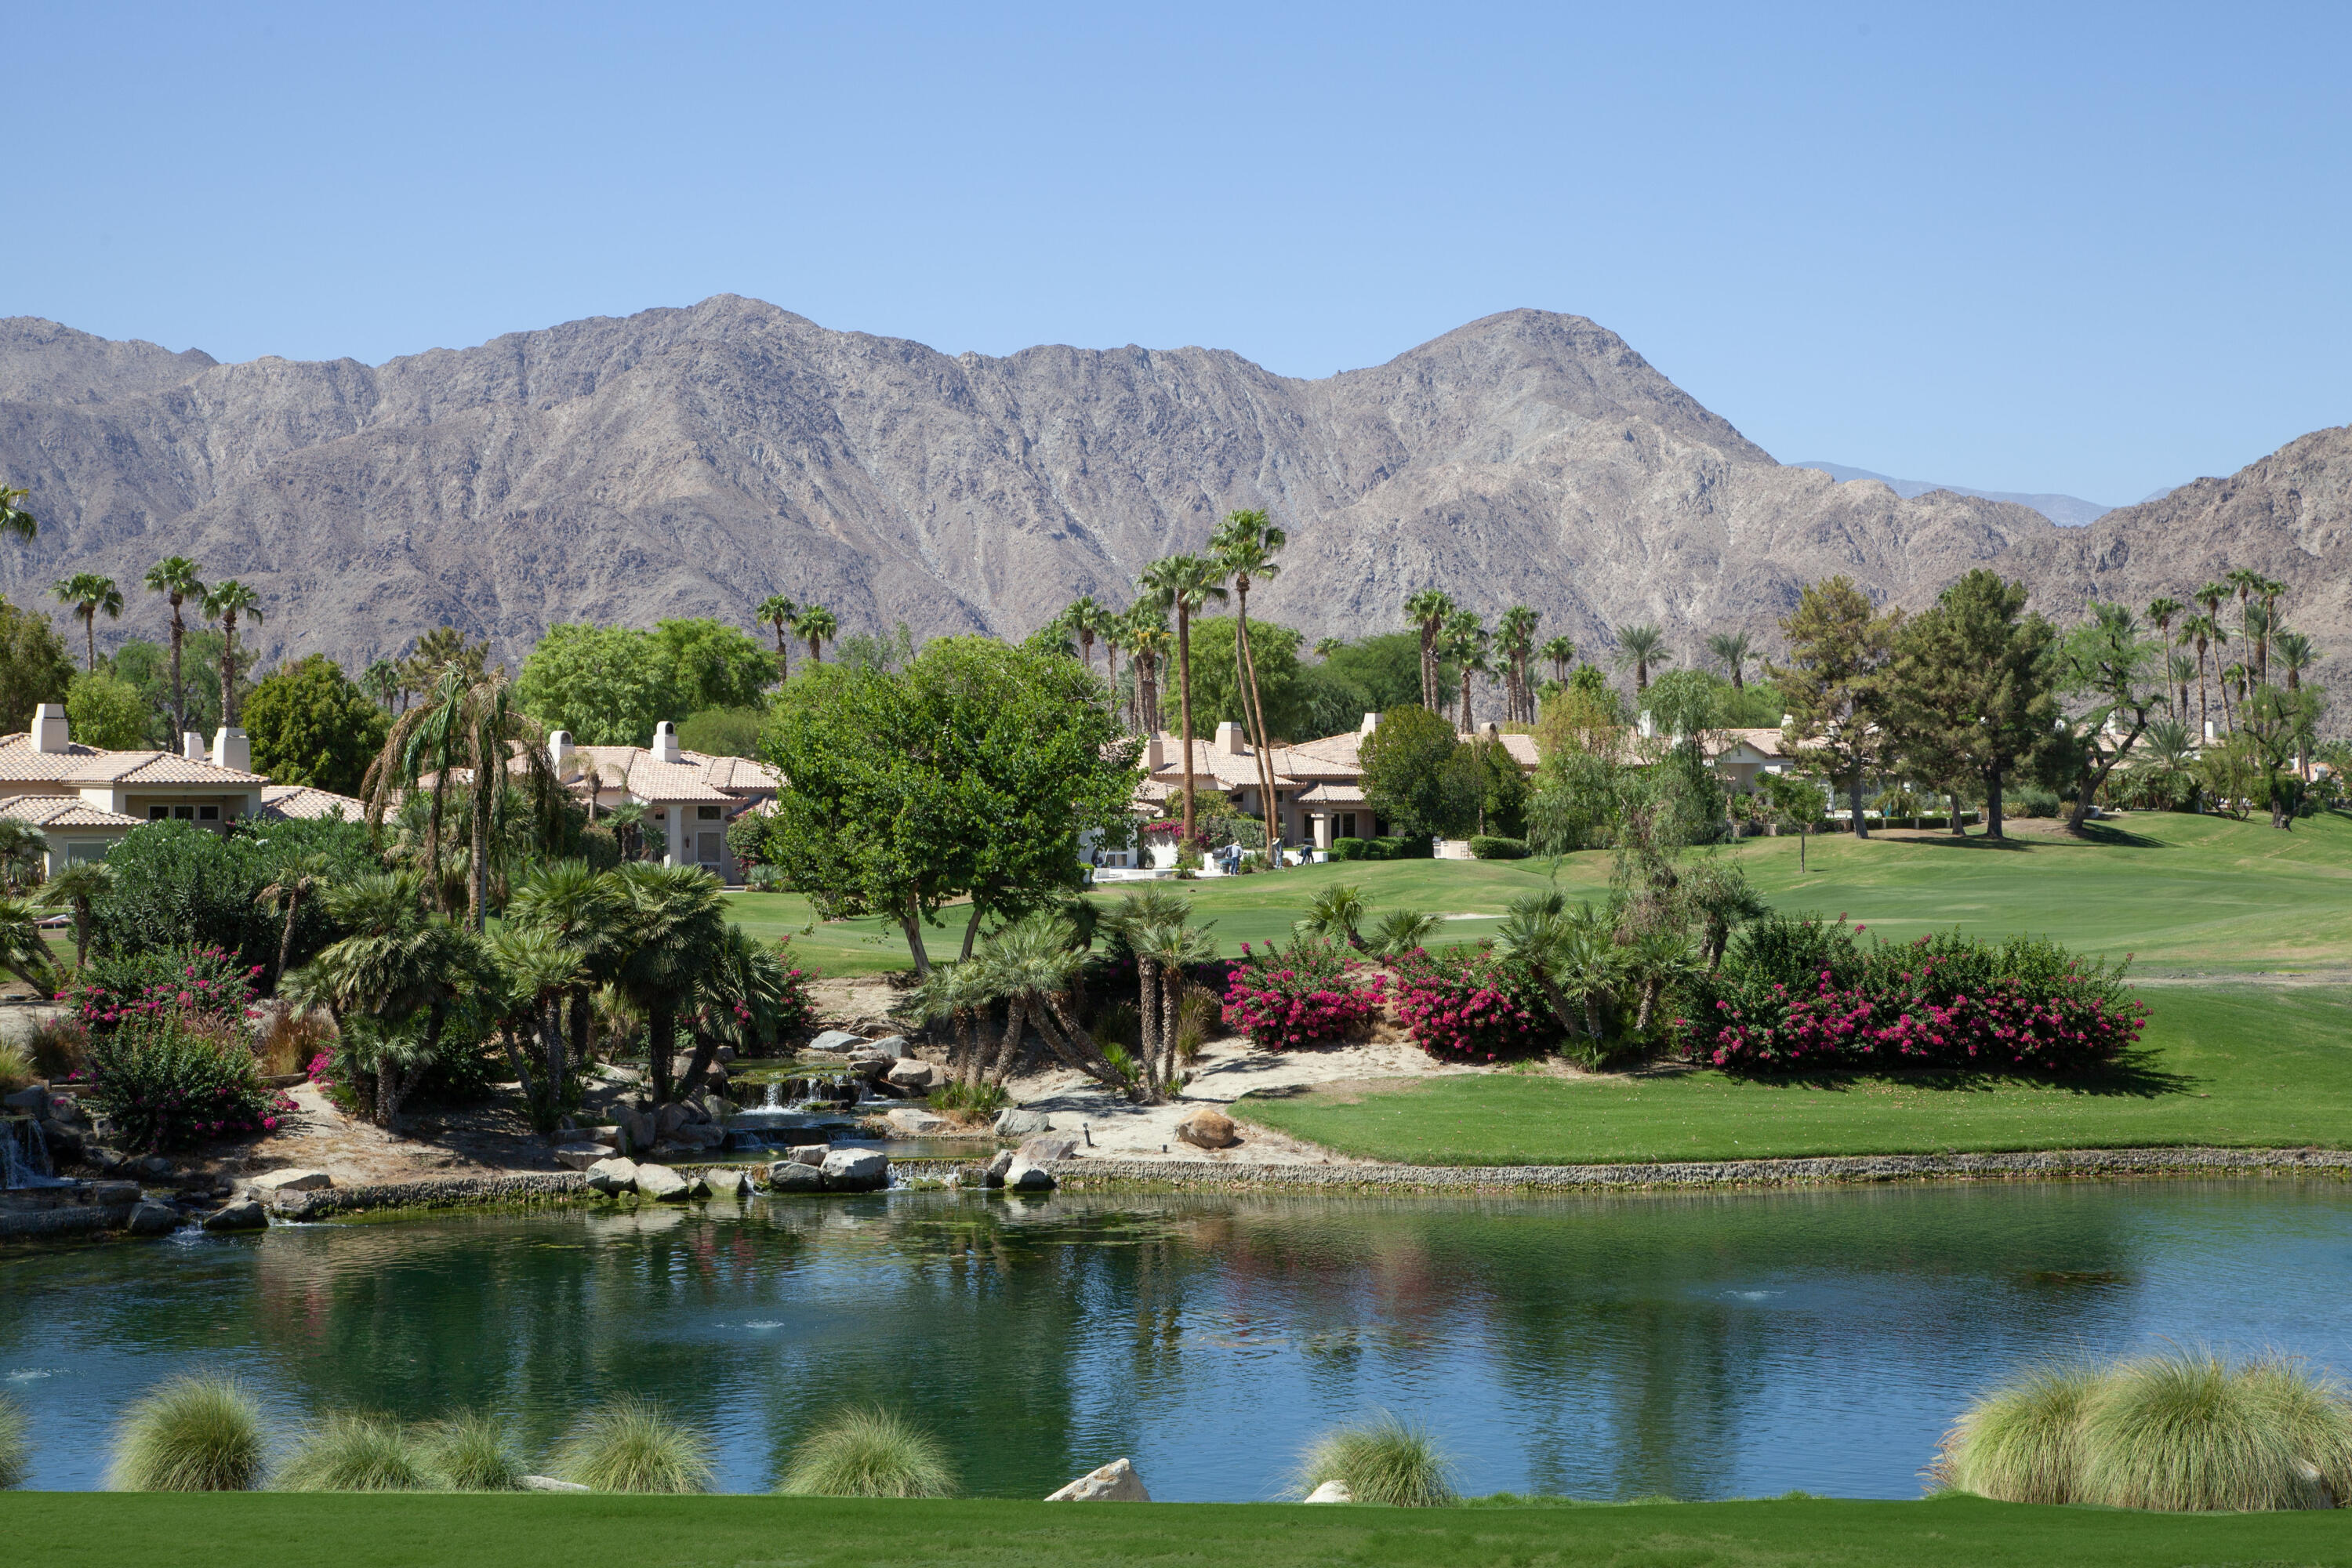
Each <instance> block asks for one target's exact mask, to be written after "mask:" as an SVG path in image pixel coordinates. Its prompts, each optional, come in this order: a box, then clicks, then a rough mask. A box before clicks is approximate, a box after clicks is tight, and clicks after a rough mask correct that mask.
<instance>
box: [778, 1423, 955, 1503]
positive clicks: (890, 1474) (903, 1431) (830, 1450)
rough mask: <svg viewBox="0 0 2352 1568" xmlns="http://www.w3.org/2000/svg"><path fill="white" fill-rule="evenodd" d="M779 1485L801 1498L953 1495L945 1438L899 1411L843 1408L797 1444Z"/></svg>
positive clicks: (781, 1490)
mask: <svg viewBox="0 0 2352 1568" xmlns="http://www.w3.org/2000/svg"><path fill="white" fill-rule="evenodd" d="M776 1490H778V1491H780V1492H788V1493H792V1494H794V1495H797V1496H801V1497H889V1498H920V1497H931V1498H938V1497H953V1496H954V1495H955V1492H956V1477H955V1470H954V1468H953V1467H951V1466H950V1464H949V1463H948V1457H947V1450H946V1449H945V1448H944V1447H941V1446H940V1440H939V1439H938V1438H936V1437H934V1436H931V1435H930V1434H929V1433H928V1432H926V1431H924V1430H923V1429H922V1428H920V1427H919V1426H915V1425H914V1424H913V1423H912V1422H910V1421H908V1419H907V1418H906V1417H905V1416H903V1415H899V1414H898V1412H897V1411H894V1410H886V1409H883V1408H882V1407H880V1406H878V1405H877V1406H872V1407H866V1408H855V1409H848V1410H842V1411H838V1412H836V1413H835V1414H834V1415H831V1416H829V1417H827V1418H826V1419H825V1420H824V1422H822V1423H820V1424H819V1425H818V1426H816V1427H815V1428H814V1429H813V1430H812V1431H811V1432H810V1433H809V1435H808V1436H805V1437H803V1438H802V1439H801V1440H800V1441H799V1442H798V1443H795V1444H794V1445H793V1453H792V1458H791V1460H790V1461H789V1462H788V1463H787V1464H786V1465H785V1467H784V1473H783V1475H782V1478H781V1479H779V1480H778V1481H777V1482H776Z"/></svg>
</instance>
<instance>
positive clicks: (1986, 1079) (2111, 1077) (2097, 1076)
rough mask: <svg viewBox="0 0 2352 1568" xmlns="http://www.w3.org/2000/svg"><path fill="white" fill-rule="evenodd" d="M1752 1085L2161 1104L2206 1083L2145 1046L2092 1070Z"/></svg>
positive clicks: (1799, 1077) (1843, 1074)
mask: <svg viewBox="0 0 2352 1568" xmlns="http://www.w3.org/2000/svg"><path fill="white" fill-rule="evenodd" d="M2202 1081H2204V1080H2202V1079H2197V1078H2192V1077H2190V1076H2189V1074H2187V1073H2183V1072H2175V1071H2172V1070H2171V1069H2170V1068H2164V1067H2160V1066H2158V1056H2157V1053H2156V1052H2155V1051H2153V1050H2150V1049H2145V1048H2143V1049H2137V1050H2132V1051H2126V1052H2125V1053H2124V1054H2123V1055H2122V1056H2120V1057H2118V1058H2116V1060H2114V1061H2113V1062H2111V1063H2109V1064H2108V1065H2107V1066H2105V1067H2104V1068H2099V1069H2097V1070H2096V1071H2094V1072H2081V1073H2022V1072H2007V1073H2003V1072H1987V1071H1983V1070H1981V1069H1972V1068H1915V1069H1913V1070H1910V1071H1906V1072H1887V1071H1870V1070H1867V1069H1864V1068H1848V1069H1824V1070H1822V1071H1819V1072H1791V1073H1771V1074H1764V1073H1758V1074H1753V1075H1748V1082H1751V1083H1757V1084H1762V1085H1766V1086H1769V1087H1771V1088H1776V1089H1820V1090H1822V1091H1823V1092H1825V1093H1831V1094H1843V1093H1846V1092H1848V1091H1850V1090H1852V1089H1862V1088H1869V1087H1872V1086H1874V1085H1886V1086H1900V1087H1903V1088H1908V1089H1933V1090H1936V1091H1937V1092H1939V1093H1948V1094H1990V1093H1991V1092H1992V1091H1994V1090H1996V1089H2007V1088H2010V1087H2011V1086H2013V1085H2025V1086H2029V1087H2032V1088H2034V1089H2068V1090H2071V1091H2072V1092H2074V1093H2075V1094H2085V1095H2092V1096H2095V1097H2098V1098H2101V1099H2127V1100H2159V1099H2161V1098H2163V1097H2164V1096H2166V1095H2168V1094H2190V1093H2193V1092H2195V1090H2196V1088H2197V1086H2198V1084H2200V1083H2201V1082H2202Z"/></svg>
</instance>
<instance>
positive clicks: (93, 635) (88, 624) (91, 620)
mask: <svg viewBox="0 0 2352 1568" xmlns="http://www.w3.org/2000/svg"><path fill="white" fill-rule="evenodd" d="M81 630H82V640H83V641H85V642H87V643H88V644H89V672H90V673H91V674H92V675H96V674H97V673H98V607H97V606H96V605H92V606H90V608H89V611H88V612H87V613H86V614H84V615H83V616H82V618H81Z"/></svg>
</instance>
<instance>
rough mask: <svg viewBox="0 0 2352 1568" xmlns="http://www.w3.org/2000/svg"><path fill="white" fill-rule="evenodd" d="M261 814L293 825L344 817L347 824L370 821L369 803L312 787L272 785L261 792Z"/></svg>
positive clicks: (307, 785) (303, 785)
mask: <svg viewBox="0 0 2352 1568" xmlns="http://www.w3.org/2000/svg"><path fill="white" fill-rule="evenodd" d="M257 815H259V816H274V817H278V818H279V819H280V820H282V821H289V822H318V821H321V820H323V819H325V818H327V817H331V816H341V818H342V819H343V820H344V821H346V822H363V821H365V820H366V819H367V803H366V802H364V801H358V800H353V799H352V797H351V796H350V795H337V794H335V792H334V791H332V790H324V789H314V788H312V787H311V786H310V785H309V784H271V785H269V786H268V788H266V789H264V790H263V791H262V792H261V810H260V812H259V813H258V814H257Z"/></svg>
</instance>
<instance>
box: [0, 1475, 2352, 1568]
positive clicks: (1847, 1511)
mask: <svg viewBox="0 0 2352 1568" xmlns="http://www.w3.org/2000/svg"><path fill="white" fill-rule="evenodd" d="M0 1526H5V1529H6V1531H7V1536H8V1551H9V1556H10V1559H11V1561H15V1562H20V1563H39V1564H41V1565H42V1568H122V1565H123V1564H126V1563H128V1564H136V1565H137V1568H218V1565H219V1564H223V1563H234V1564H236V1568H414V1565H416V1564H428V1565H430V1568H577V1565H578V1564H580V1563H628V1564H630V1565H631V1568H713V1565H717V1568H739V1565H741V1568H751V1565H760V1568H767V1565H783V1564H790V1565H791V1568H835V1565H839V1568H853V1565H854V1568H899V1565H904V1568H932V1565H935V1564H942V1563H951V1564H960V1565H963V1568H993V1565H997V1564H1002V1565H1003V1568H1118V1565H1123V1564H1137V1565H1143V1564H1152V1565H1163V1564H1185V1565H1195V1564H1244V1563H1245V1564H1248V1565H1250V1568H1294V1565H1297V1568H1306V1565H1308V1564H1327V1563H1335V1564H1337V1563H1344V1564H1350V1565H1359V1568H1389V1565H1391V1564H1393V1565H1395V1568H1486V1565H1487V1564H1502V1563H1508V1564H1528V1565H1541V1568H1549V1565H1554V1564H1558V1565H1560V1568H1567V1565H1569V1564H1575V1565H1578V1568H1585V1565H1591V1568H1601V1565H1615V1568H1637V1565H1638V1568H1669V1565H1670V1568H1946V1565H1949V1568H1987V1565H1989V1564H2017V1565H2021V1568H2022V1565H2027V1564H2031V1565H2033V1568H2064V1565H2068V1564H2081V1565H2083V1568H2137V1565H2138V1564H2171V1563H2202V1564H2223V1563H2243V1564H2249V1565H2252V1564H2255V1563H2264V1564H2278V1563H2352V1532H2347V1531H2346V1530H2345V1528H2344V1526H2343V1523H2342V1521H2339V1520H2338V1519H2336V1516H2335V1515H2334V1514H2332V1513H2272V1514H2231V1515H2206V1516H2193V1515H2162V1514H2143V1513H2126V1512H2120V1511H2111V1510H2093V1509H2075V1508H2027V1507H2021V1506H2016V1505H2011V1504H2004V1503H1990V1502H1983V1501H1979V1500H1974V1499H1940V1500H1934V1501H1928V1502H1894V1503H1888V1502H1830V1501H1822V1500H1787V1501H1772V1502H1728V1503H1681V1504H1651V1505H1642V1504H1634V1505H1627V1506H1617V1507H1591V1508H1559V1507H1543V1506H1534V1507H1525V1506H1522V1507H1477V1508H1467V1509H1446V1510H1430V1511H1425V1512H1412V1511H1406V1510H1394V1509H1371V1508H1351V1507H1338V1508H1333V1507H1322V1508H1307V1507H1302V1506H1296V1505H1293V1506H1283V1505H1276V1504H1265V1503H1258V1504H1238V1505H1235V1504H1205V1503H1136V1504H1118V1503H1027V1502H845V1501H832V1500H804V1499H791V1498H748V1497H718V1498H627V1497H545V1496H538V1497H506V1498H501V1497H450V1496H435V1495H425V1496H417V1495H413V1494H411V1495H398V1494H384V1493H378V1494H347V1495H342V1496H322V1495H316V1494H275V1495H273V1494H268V1493H246V1494H234V1493H233V1494H225V1495H215V1496H188V1497H175V1496H158V1495H119V1494H108V1493H88V1492H80V1493H72V1492H46V1493H34V1494H0Z"/></svg>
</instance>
